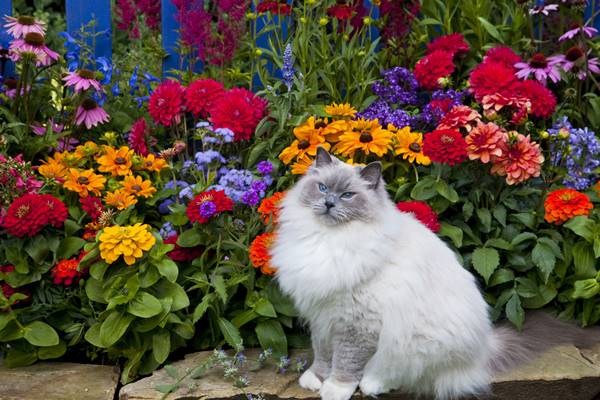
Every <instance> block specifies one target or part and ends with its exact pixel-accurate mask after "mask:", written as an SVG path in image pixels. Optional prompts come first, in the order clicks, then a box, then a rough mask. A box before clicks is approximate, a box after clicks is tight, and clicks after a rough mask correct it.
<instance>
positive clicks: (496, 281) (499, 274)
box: [488, 268, 515, 287]
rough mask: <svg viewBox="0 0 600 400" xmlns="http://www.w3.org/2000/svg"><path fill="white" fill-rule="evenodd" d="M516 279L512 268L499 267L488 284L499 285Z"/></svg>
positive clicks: (490, 285)
mask: <svg viewBox="0 0 600 400" xmlns="http://www.w3.org/2000/svg"><path fill="white" fill-rule="evenodd" d="M514 279H515V274H514V272H513V271H512V270H510V269H507V268H499V269H497V270H496V271H494V273H493V274H492V277H491V278H490V281H489V282H488V286H489V287H492V286H497V285H501V284H503V283H506V282H512V281H513V280H514Z"/></svg>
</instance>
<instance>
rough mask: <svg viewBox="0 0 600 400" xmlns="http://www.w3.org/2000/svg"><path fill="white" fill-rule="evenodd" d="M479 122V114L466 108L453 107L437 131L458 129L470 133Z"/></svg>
mask: <svg viewBox="0 0 600 400" xmlns="http://www.w3.org/2000/svg"><path fill="white" fill-rule="evenodd" d="M480 122H481V114H479V113H478V112H477V111H475V110H473V109H472V108H471V107H468V106H462V105H461V106H454V107H452V109H451V110H450V111H449V112H448V113H446V115H444V117H443V118H442V120H441V121H440V123H439V124H438V126H437V129H460V128H464V129H465V130H466V131H467V132H470V131H471V129H472V128H473V127H474V126H477V124H479V123H480Z"/></svg>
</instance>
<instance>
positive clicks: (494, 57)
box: [483, 46, 523, 72]
mask: <svg viewBox="0 0 600 400" xmlns="http://www.w3.org/2000/svg"><path fill="white" fill-rule="evenodd" d="M483 62H484V63H486V62H497V63H500V64H504V65H505V66H506V67H508V68H512V69H513V70H514V71H515V72H516V70H517V69H516V68H515V64H516V63H518V62H523V59H522V58H521V57H519V56H518V55H517V53H515V52H514V51H513V49H511V48H510V47H507V46H498V47H493V48H491V49H489V50H488V51H487V52H486V53H485V56H484V57H483Z"/></svg>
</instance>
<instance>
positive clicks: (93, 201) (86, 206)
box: [79, 196, 104, 220]
mask: <svg viewBox="0 0 600 400" xmlns="http://www.w3.org/2000/svg"><path fill="white" fill-rule="evenodd" d="M79 203H80V204H81V209H82V210H83V211H85V213H86V214H87V215H89V216H90V218H91V219H93V220H97V219H98V218H100V215H102V212H103V211H104V206H103V205H102V200H100V199H99V198H98V197H94V196H88V197H80V198H79Z"/></svg>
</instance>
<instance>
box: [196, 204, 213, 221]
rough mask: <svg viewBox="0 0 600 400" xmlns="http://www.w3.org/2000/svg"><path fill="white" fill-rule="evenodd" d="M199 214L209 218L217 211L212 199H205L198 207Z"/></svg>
mask: <svg viewBox="0 0 600 400" xmlns="http://www.w3.org/2000/svg"><path fill="white" fill-rule="evenodd" d="M199 212H200V216H201V217H204V218H207V219H208V218H210V217H212V216H213V215H215V213H216V212H217V205H216V204H215V203H213V202H212V201H205V202H203V203H202V204H200V207H199Z"/></svg>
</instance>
